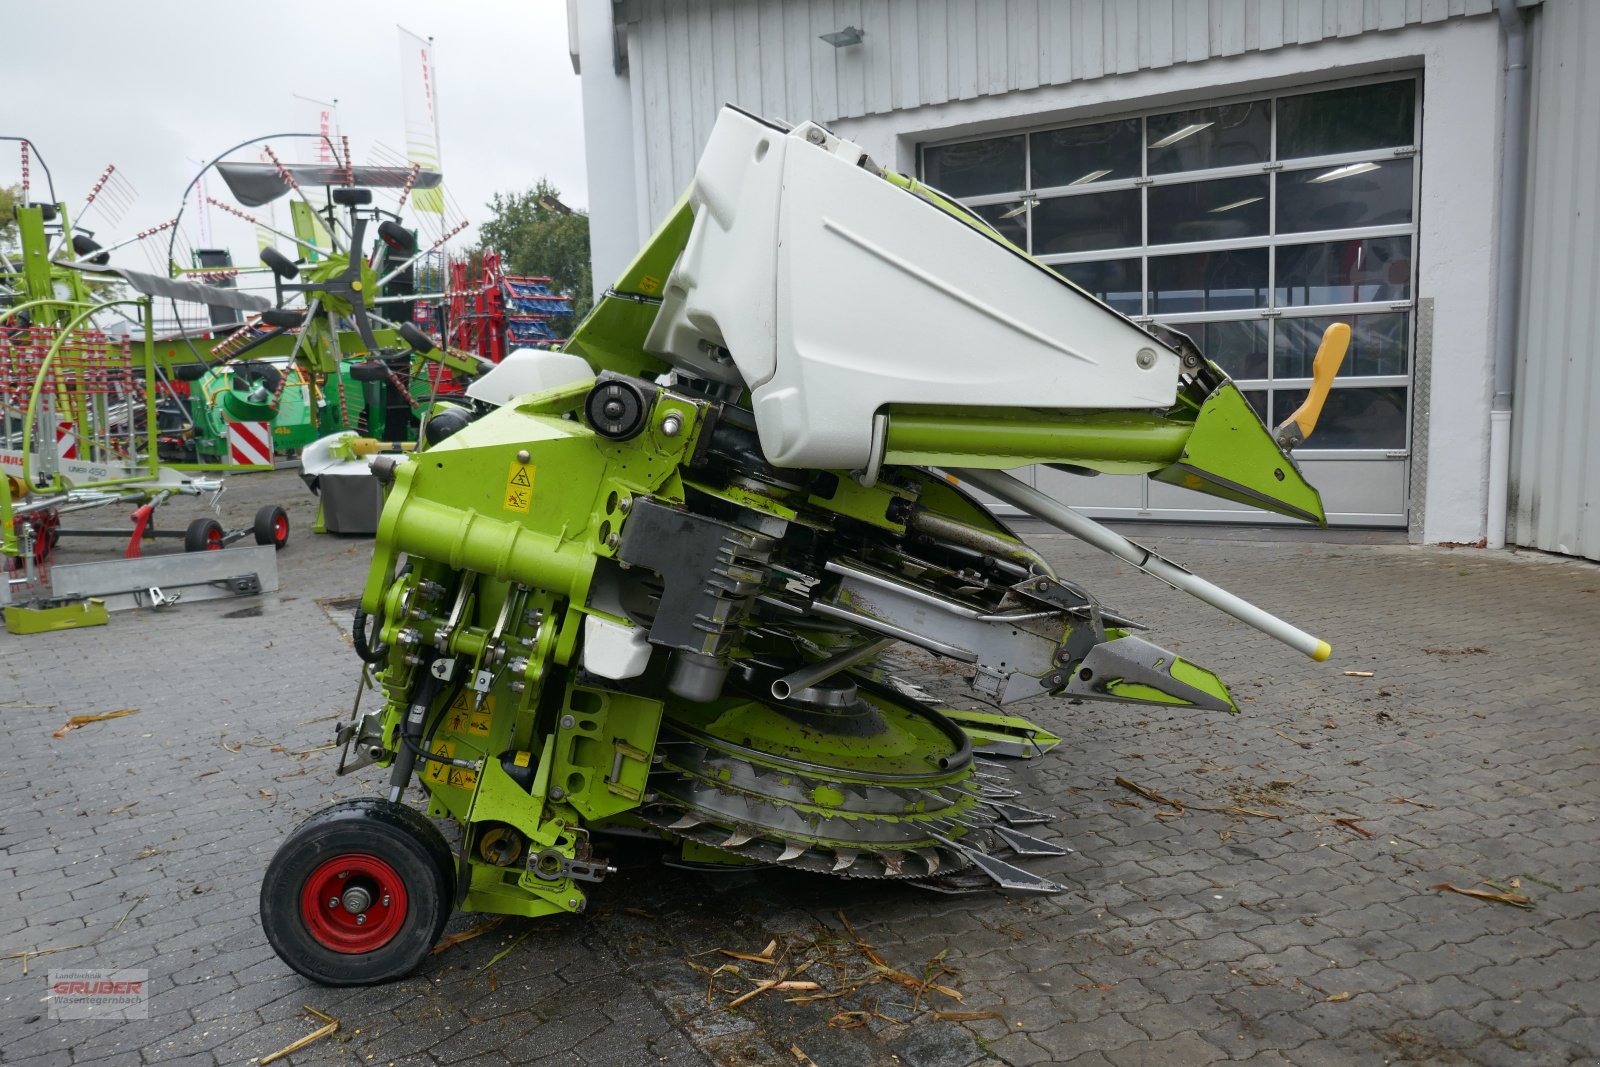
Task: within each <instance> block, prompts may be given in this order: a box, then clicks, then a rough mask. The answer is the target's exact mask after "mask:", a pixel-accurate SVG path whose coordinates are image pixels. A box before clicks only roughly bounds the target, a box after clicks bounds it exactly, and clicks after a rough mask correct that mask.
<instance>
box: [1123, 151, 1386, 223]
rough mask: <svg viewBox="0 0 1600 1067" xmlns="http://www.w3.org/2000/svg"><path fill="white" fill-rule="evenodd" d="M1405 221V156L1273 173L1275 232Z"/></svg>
mask: <svg viewBox="0 0 1600 1067" xmlns="http://www.w3.org/2000/svg"><path fill="white" fill-rule="evenodd" d="M1153 192H1154V190H1152V193H1153ZM1410 221H1411V160H1409V159H1386V160H1384V161H1382V162H1381V163H1380V162H1371V163H1351V164H1348V165H1346V166H1342V167H1314V168H1312V169H1311V170H1297V171H1289V172H1286V173H1283V174H1279V175H1278V232H1279V233H1303V232H1305V231H1307V230H1343V229H1347V228H1349V227H1352V226H1389V225H1393V224H1396V223H1409V222H1410Z"/></svg>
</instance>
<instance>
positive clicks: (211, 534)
mask: <svg viewBox="0 0 1600 1067" xmlns="http://www.w3.org/2000/svg"><path fill="white" fill-rule="evenodd" d="M221 548H222V527H220V526H213V527H211V529H209V530H207V531H206V551H207V552H215V551H217V550H219V549H221Z"/></svg>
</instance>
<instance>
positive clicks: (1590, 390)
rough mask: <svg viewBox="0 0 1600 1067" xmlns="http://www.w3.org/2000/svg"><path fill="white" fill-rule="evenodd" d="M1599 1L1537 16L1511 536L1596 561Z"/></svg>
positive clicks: (1546, 9) (1549, 2) (1599, 490)
mask: <svg viewBox="0 0 1600 1067" xmlns="http://www.w3.org/2000/svg"><path fill="white" fill-rule="evenodd" d="M1597 55H1600V4H1596V3H1594V2H1593V0H1546V2H1545V4H1544V6H1543V8H1542V9H1541V14H1540V15H1539V16H1538V17H1537V18H1536V19H1535V29H1534V49H1533V57H1534V58H1533V113H1532V116H1531V119H1532V121H1531V123H1530V126H1529V128H1530V131H1531V136H1530V138H1529V148H1528V168H1529V169H1528V181H1527V190H1528V193H1527V197H1528V204H1527V210H1526V212H1525V214H1524V228H1523V241H1522V247H1523V273H1522V306H1521V316H1520V326H1519V328H1518V334H1519V336H1518V351H1519V353H1520V357H1521V359H1520V365H1519V367H1518V373H1517V386H1516V408H1515V412H1516V413H1515V416H1514V420H1515V425H1514V428H1513V451H1512V457H1511V463H1512V467H1511V479H1512V484H1511V502H1512V514H1511V529H1510V532H1509V537H1510V540H1512V541H1513V542H1515V543H1517V544H1522V545H1529V546H1532V547H1534V548H1540V549H1544V550H1545V551H1548V552H1561V553H1565V554H1567V555H1573V556H1586V557H1588V558H1590V559H1600V70H1597V69H1596V56H1597Z"/></svg>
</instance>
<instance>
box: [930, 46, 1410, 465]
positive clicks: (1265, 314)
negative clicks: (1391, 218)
mask: <svg viewBox="0 0 1600 1067" xmlns="http://www.w3.org/2000/svg"><path fill="white" fill-rule="evenodd" d="M1405 81H1409V82H1411V83H1412V84H1413V86H1414V90H1413V93H1412V96H1413V101H1412V103H1413V116H1412V140H1411V143H1410V144H1408V145H1396V146H1390V147H1386V148H1379V149H1370V150H1366V151H1359V152H1337V153H1329V154H1325V155H1320V156H1301V157H1297V158H1295V159H1292V160H1280V159H1279V157H1278V134H1279V108H1278V101H1279V100H1280V99H1282V98H1285V97H1295V96H1304V95H1307V94H1311V93H1320V92H1327V91H1330V90H1336V89H1346V88H1351V87H1353V86H1359V85H1378V84H1386V83H1391V82H1405ZM1422 90H1423V85H1422V72H1421V71H1420V70H1414V69H1413V70H1406V71H1385V72H1382V73H1377V74H1371V75H1365V76H1361V77H1354V78H1345V79H1338V80H1334V81H1327V82H1316V83H1312V84H1308V85H1299V86H1290V87H1285V88H1282V89H1278V90H1275V91H1271V92H1255V93H1239V94H1231V95H1229V96H1225V97H1218V98H1206V99H1203V100H1197V101H1191V102H1189V103H1187V104H1185V103H1183V102H1176V103H1168V104H1166V105H1165V106H1162V107H1151V108H1143V109H1139V110H1133V111H1125V112H1111V113H1107V114H1104V115H1099V116H1095V117H1093V118H1084V119H1082V120H1080V121H1076V122H1053V123H1035V124H1031V125H1026V126H1015V127H1008V128H1005V129H999V130H994V131H991V132H989V133H987V134H985V135H982V136H971V135H968V136H964V137H954V138H947V139H942V140H940V139H935V140H929V141H925V142H922V143H919V144H918V145H917V151H916V161H917V169H918V173H919V174H921V173H923V172H924V166H923V160H924V155H925V153H926V151H927V150H928V149H930V148H941V147H944V146H947V145H952V144H967V143H973V142H977V141H985V140H990V139H993V138H999V137H1014V136H1017V135H1019V134H1020V135H1022V139H1023V140H1022V144H1023V153H1022V162H1021V173H1020V175H1019V177H1020V178H1021V179H1022V181H1023V182H1024V183H1025V184H1024V186H1023V187H1021V188H1014V189H1006V190H1002V191H998V192H994V193H985V194H982V195H977V196H970V197H960V198H955V199H958V200H959V201H960V202H961V203H963V204H966V205H968V206H970V207H982V206H990V205H993V204H1002V203H1006V204H1012V205H1015V204H1019V203H1020V204H1024V205H1028V206H1027V208H1026V210H1024V212H1023V213H1022V215H1021V217H1020V221H1022V222H1023V223H1024V225H1023V227H1022V229H1023V236H1024V238H1025V240H1026V245H1025V247H1026V248H1027V249H1029V250H1031V249H1032V248H1033V240H1034V233H1033V209H1034V208H1035V207H1037V206H1038V204H1039V203H1041V202H1043V201H1046V200H1050V199H1056V198H1060V197H1071V196H1085V195H1092V194H1095V193H1102V192H1112V191H1117V190H1128V189H1139V190H1144V189H1148V188H1151V187H1154V186H1161V185H1174V184H1181V183H1186V182H1200V181H1210V180H1215V179H1223V178H1233V177H1244V176H1255V175H1261V174H1266V175H1269V176H1270V180H1269V182H1268V209H1267V215H1268V222H1267V233H1266V234H1264V235H1257V236H1251V237H1238V238H1223V239H1218V240H1212V241H1195V242H1181V243H1169V244H1162V245H1151V244H1149V243H1148V241H1149V236H1150V206H1149V199H1150V198H1149V196H1148V195H1142V196H1140V197H1139V215H1140V218H1139V236H1140V240H1141V244H1139V245H1137V246H1122V247H1118V248H1104V249H1096V250H1093V251H1085V252H1063V253H1045V254H1039V255H1036V256H1035V258H1036V259H1038V260H1039V262H1041V263H1044V264H1046V265H1050V266H1056V265H1070V264H1075V263H1098V262H1103V261H1111V260H1127V259H1138V260H1139V262H1140V283H1141V291H1140V313H1139V314H1137V315H1130V316H1129V317H1130V318H1132V319H1133V320H1134V321H1135V322H1138V323H1140V324H1141V325H1148V324H1150V323H1153V322H1163V323H1168V322H1171V323H1204V322H1234V321H1256V320H1265V321H1266V324H1267V330H1266V343H1267V360H1266V364H1267V366H1266V370H1267V376H1266V377H1265V378H1241V379H1237V380H1236V381H1237V385H1238V386H1239V389H1240V390H1241V391H1243V392H1259V391H1263V390H1264V391H1266V393H1267V404H1268V413H1269V418H1268V423H1269V425H1270V424H1274V423H1276V422H1277V421H1281V420H1282V419H1283V418H1285V417H1287V416H1288V414H1289V412H1288V411H1287V410H1285V411H1282V412H1279V411H1277V410H1276V407H1277V404H1276V400H1277V396H1278V393H1279V391H1280V390H1281V391H1290V390H1296V389H1306V388H1309V387H1310V384H1311V379H1309V378H1304V377H1292V378H1291V377H1277V376H1276V375H1275V364H1276V359H1275V358H1274V357H1275V355H1276V348H1277V327H1276V323H1277V320H1278V319H1289V318H1326V317H1343V316H1354V315H1375V314H1384V313H1395V312H1401V313H1404V314H1405V315H1406V316H1407V321H1406V324H1405V327H1404V329H1405V331H1406V335H1407V350H1406V351H1407V358H1406V372H1405V373H1404V374H1389V375H1364V376H1359V377H1346V376H1340V377H1338V378H1335V379H1334V382H1333V388H1335V389H1352V388H1357V389H1359V388H1384V387H1388V388H1393V387H1395V386H1401V387H1404V388H1405V389H1406V390H1407V393H1406V396H1407V404H1406V407H1407V414H1406V426H1405V434H1404V440H1405V444H1404V446H1403V447H1402V448H1400V449H1391V448H1371V449H1366V448H1360V449H1318V448H1315V447H1308V448H1304V449H1299V450H1297V451H1296V455H1297V456H1307V457H1315V458H1327V459H1392V458H1397V457H1402V456H1407V455H1409V454H1410V448H1411V441H1412V424H1413V422H1414V419H1413V418H1412V411H1413V410H1414V408H1415V396H1414V393H1413V391H1412V386H1413V383H1414V371H1415V359H1416V330H1417V313H1416V312H1417V276H1418V260H1419V258H1420V257H1419V255H1418V251H1419V249H1418V242H1419V240H1420V235H1421V227H1420V225H1419V219H1418V217H1419V214H1420V211H1421V187H1422V145H1421V138H1422V109H1423V91H1422ZM1256 100H1267V101H1270V105H1271V106H1270V120H1271V128H1270V142H1269V153H1268V159H1267V160H1266V161H1265V162H1263V163H1253V164H1242V165H1234V166H1227V167H1213V168H1209V169H1204V170H1191V171H1179V172H1176V173H1170V174H1159V175H1152V174H1150V144H1149V135H1148V120H1149V119H1150V118H1151V117H1153V116H1159V115H1167V114H1171V113H1173V112H1175V111H1183V110H1189V109H1192V108H1195V107H1209V106H1218V105H1226V104H1230V103H1242V102H1246V101H1256ZM1129 119H1137V120H1138V121H1139V122H1140V132H1141V136H1140V144H1141V149H1140V160H1139V168H1140V173H1139V176H1138V177H1131V178H1117V179H1112V180H1108V181H1097V182H1088V183H1085V184H1082V185H1056V186H1049V187H1041V188H1038V189H1033V188H1029V187H1028V186H1027V184H1026V183H1028V182H1030V181H1031V178H1032V174H1033V135H1034V134H1036V133H1044V132H1049V131H1052V130H1059V129H1065V128H1070V127H1076V126H1092V125H1098V124H1100V123H1106V122H1119V121H1126V120H1129ZM1398 159H1410V160H1411V161H1412V162H1411V220H1410V222H1408V223H1391V224H1386V225H1378V226H1357V227H1351V228H1348V229H1336V230H1315V231H1303V232H1295V233H1289V234H1279V233H1278V232H1277V230H1278V181H1277V177H1276V175H1278V174H1280V173H1297V172H1300V171H1306V170H1315V169H1331V168H1334V167H1340V166H1347V165H1349V164H1352V163H1366V162H1384V161H1387V160H1398ZM1382 237H1407V238H1409V239H1410V241H1411V254H1410V263H1409V264H1408V267H1409V271H1410V274H1409V277H1408V279H1407V282H1408V287H1407V292H1408V294H1409V295H1408V297H1407V299H1405V300H1394V301H1391V300H1377V301H1358V302H1349V303H1339V304H1310V305H1294V306H1279V305H1278V304H1277V291H1278V288H1279V285H1278V256H1277V250H1278V249H1279V248H1280V247H1289V246H1298V245H1310V244H1325V243H1328V242H1332V241H1350V240H1361V239H1366V238H1382ZM1255 248H1265V249H1266V250H1267V301H1266V306H1265V307H1258V308H1250V309H1241V310H1224V311H1203V312H1189V313H1183V312H1166V313H1160V314H1156V313H1152V312H1151V311H1150V308H1151V294H1150V260H1151V257H1153V256H1165V255H1175V254H1183V253H1204V252H1225V251H1235V250H1241V249H1255Z"/></svg>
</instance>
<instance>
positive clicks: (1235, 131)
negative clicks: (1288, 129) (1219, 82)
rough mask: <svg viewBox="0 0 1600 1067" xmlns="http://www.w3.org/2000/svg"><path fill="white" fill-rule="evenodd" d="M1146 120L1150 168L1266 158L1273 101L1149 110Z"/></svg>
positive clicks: (1170, 170) (1160, 170) (1161, 170)
mask: <svg viewBox="0 0 1600 1067" xmlns="http://www.w3.org/2000/svg"><path fill="white" fill-rule="evenodd" d="M1145 125H1146V130H1145V143H1146V144H1148V145H1149V146H1150V155H1149V160H1150V173H1151V174H1176V173H1177V172H1178V171H1182V170H1203V169H1205V168H1207V167H1236V166H1239V165H1241V164H1246V163H1265V162H1266V161H1267V156H1268V150H1269V147H1270V146H1271V143H1272V101H1270V100H1251V101H1248V102H1246V103H1242V104H1224V105H1222V106H1221V107H1202V108H1195V109H1194V110H1192V111H1175V112H1173V113H1172V114H1170V115H1156V116H1153V117H1152V118H1150V119H1149V120H1147V121H1146V124H1145Z"/></svg>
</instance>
